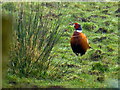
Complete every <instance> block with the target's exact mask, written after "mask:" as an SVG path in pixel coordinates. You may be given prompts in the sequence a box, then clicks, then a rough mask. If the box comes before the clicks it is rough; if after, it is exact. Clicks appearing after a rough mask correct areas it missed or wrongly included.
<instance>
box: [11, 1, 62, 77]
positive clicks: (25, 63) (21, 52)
mask: <svg viewBox="0 0 120 90" xmlns="http://www.w3.org/2000/svg"><path fill="white" fill-rule="evenodd" d="M17 4H18V6H19V9H18V11H17V14H16V16H15V19H16V25H15V26H14V35H13V39H14V40H13V41H14V42H12V47H11V53H10V69H9V72H10V73H12V74H16V75H19V76H24V77H35V78H44V77H46V75H47V71H48V69H49V66H50V64H51V62H52V57H51V56H50V53H51V50H52V48H53V47H54V45H55V44H56V43H57V41H58V40H59V38H60V36H61V35H62V30H60V28H59V26H60V23H61V20H62V17H61V16H59V14H60V5H59V4H60V3H57V4H55V5H56V7H57V8H56V10H55V11H53V12H52V14H53V13H54V15H56V16H57V17H53V15H51V13H50V12H51V11H50V10H48V9H47V8H46V7H45V6H43V5H42V4H43V3H33V2H32V3H17ZM44 4H46V3H44ZM28 11H29V12H28ZM48 14H49V15H48ZM46 15H47V17H46Z"/></svg>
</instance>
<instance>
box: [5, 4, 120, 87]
mask: <svg viewBox="0 0 120 90" xmlns="http://www.w3.org/2000/svg"><path fill="white" fill-rule="evenodd" d="M18 4H19V3H4V4H3V13H6V14H12V15H13V17H14V19H16V21H17V22H20V21H19V20H17V19H18V17H17V16H19V14H18V12H19V10H20V7H18V6H17V5H18ZM40 5H42V7H37V4H34V5H33V6H32V4H27V3H23V6H24V8H25V9H24V12H26V13H27V12H30V11H29V6H31V7H36V8H40V9H38V11H37V13H39V15H41V14H40V13H41V12H43V14H44V15H46V16H44V18H45V19H48V18H50V19H51V21H50V20H47V21H45V22H47V24H46V23H45V24H46V25H45V26H46V27H47V28H45V29H46V30H47V29H50V30H51V31H49V32H46V33H47V34H46V33H44V34H45V35H46V37H45V39H47V38H48V37H47V36H49V35H53V36H54V34H56V36H54V37H55V38H57V37H60V38H58V39H54V40H57V42H56V41H55V44H54V45H53V44H52V45H53V46H52V45H51V44H50V46H51V47H52V48H51V47H47V48H51V49H50V50H49V54H48V53H45V54H41V56H42V57H40V58H39V59H40V60H41V58H42V60H43V62H42V63H41V61H40V62H37V64H34V63H33V66H35V65H36V67H33V68H32V67H31V66H32V65H31V64H30V65H31V66H29V64H28V63H29V62H27V64H25V65H24V67H17V66H19V65H16V67H15V66H14V65H13V66H12V65H11V64H10V65H9V67H8V73H7V77H6V78H7V80H6V82H4V83H3V87H11V88H15V87H27V88H30V87H32V88H47V87H53V88H58V87H59V88H118V79H119V78H118V73H119V67H118V64H119V63H118V17H119V14H118V13H119V12H120V10H119V9H118V3H117V2H64V3H60V4H58V5H59V7H58V6H57V3H42V4H40ZM56 6H57V7H56ZM36 8H35V9H36ZM43 8H44V9H43ZM41 9H43V11H42V10H41ZM33 12H34V11H33ZM23 15H24V14H23ZM27 15H28V16H27ZM32 15H34V13H32V14H30V15H29V14H26V17H25V18H24V17H23V18H22V20H23V23H24V21H25V22H26V23H24V24H23V26H22V27H23V29H22V30H24V31H25V29H24V27H26V28H27V25H28V26H29V25H31V27H32V28H31V31H32V30H33V29H35V27H34V26H35V25H37V24H38V21H37V19H36V21H35V22H29V17H31V16H32ZM37 15H38V14H36V17H37ZM21 16H22V15H21ZM38 17H39V16H38ZM58 17H60V18H58ZM56 18H58V21H60V22H59V29H58V30H57V29H55V30H57V31H58V32H53V31H54V26H55V27H57V24H55V23H58V22H57V20H56ZM54 19H55V20H54ZM27 20H28V21H27ZM43 21H44V20H43ZM71 22H77V23H80V24H81V25H82V28H83V33H85V35H86V36H87V37H88V40H89V43H90V46H91V47H92V49H89V50H88V51H87V53H86V54H85V55H83V56H76V55H75V54H74V53H73V52H72V49H71V47H70V37H71V36H72V34H73V32H74V28H73V27H72V26H70V25H69V23H71ZM36 23H37V24H36ZM17 24H18V25H19V23H17ZM40 24H41V23H40ZM20 25H21V24H20ZM25 25H26V26H25ZM48 26H50V27H48ZM51 26H52V27H51ZM14 27H15V29H16V30H17V29H18V26H17V25H16V26H14ZM43 29H44V28H43ZM16 30H15V33H16V32H17V31H16ZM38 31H39V28H38ZM62 31H64V32H62ZM21 32H22V31H21ZM27 32H28V35H29V34H30V33H29V32H30V31H29V30H28V31H27ZM51 32H53V33H51ZM33 34H34V35H37V34H35V32H34V33H33ZM17 35H18V34H17ZM39 36H40V35H39ZM21 37H24V35H23V36H21ZM26 37H27V34H26ZM33 37H34V36H33ZM19 38H20V37H19ZM27 38H28V39H29V37H27ZM42 38H44V37H42ZM15 39H16V36H14V37H13V41H14V40H15ZM28 39H27V40H28ZM20 40H21V39H20ZM30 40H31V39H30ZM33 41H34V39H33ZM48 41H50V42H52V41H51V39H50V38H49V39H48ZM35 42H36V41H34V42H33V44H32V45H34V43H35ZM45 42H47V41H45ZM23 43H25V42H23ZM15 44H17V43H15ZM27 45H29V44H26V46H25V47H27ZM36 45H37V44H36ZM16 46H17V47H18V48H19V44H18V45H16ZM33 47H34V46H33ZM21 48H23V47H21ZM35 48H36V49H37V50H36V49H35ZM41 48H42V47H41ZM41 48H37V46H35V47H34V49H35V51H34V52H35V53H37V54H35V53H34V54H35V56H34V55H32V56H29V57H27V56H24V53H19V54H21V55H22V57H25V58H26V57H27V58H30V59H27V60H35V59H36V57H38V56H39V54H40V53H39V51H40V50H41V51H42V50H43V49H41ZM44 48H45V47H44ZM11 49H12V50H11V51H12V52H13V51H15V50H16V49H15V48H14V47H13V48H11ZM39 49H40V50H39ZM23 50H24V49H23ZM46 50H48V49H46ZM47 52H48V51H47ZM14 53H16V52H13V53H12V54H10V57H12V58H10V60H9V63H16V64H20V65H21V66H23V64H24V62H25V60H26V59H23V58H22V59H21V57H17V58H16V56H15V55H16V54H15V55H14ZM43 53H44V50H43ZM26 55H28V54H26ZM47 55H48V57H47ZM18 56H19V55H18ZM45 56H46V58H44V57H45ZM49 58H52V59H49ZM16 60H17V61H19V62H17V61H16ZM45 60H46V61H45ZM48 61H49V62H48ZM20 62H21V63H20ZM33 62H34V61H33ZM49 63H50V64H49ZM44 64H47V65H48V64H49V66H48V67H47V69H46V67H44ZM27 65H28V67H27ZM37 65H38V66H37ZM40 65H41V66H42V68H41V67H40ZM20 68H22V69H23V70H24V69H25V71H24V72H23V71H20ZM39 70H43V71H44V70H46V71H44V74H43V72H41V71H39ZM14 71H15V72H14ZM29 72H30V74H29Z"/></svg>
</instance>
